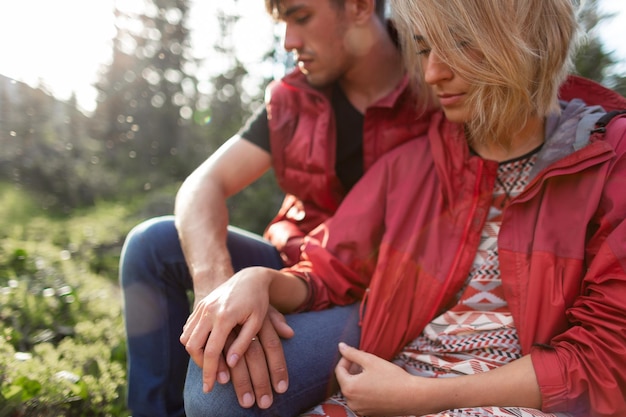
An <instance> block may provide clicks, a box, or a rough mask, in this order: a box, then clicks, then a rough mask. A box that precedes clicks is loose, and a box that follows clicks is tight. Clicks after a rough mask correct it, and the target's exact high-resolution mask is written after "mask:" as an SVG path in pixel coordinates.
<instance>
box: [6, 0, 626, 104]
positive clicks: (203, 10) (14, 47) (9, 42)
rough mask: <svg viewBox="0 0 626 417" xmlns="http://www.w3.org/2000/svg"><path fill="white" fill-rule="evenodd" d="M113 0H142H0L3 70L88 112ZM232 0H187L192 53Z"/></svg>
mask: <svg viewBox="0 0 626 417" xmlns="http://www.w3.org/2000/svg"><path fill="white" fill-rule="evenodd" d="M115 3H117V6H118V7H120V8H125V9H127V10H133V9H136V8H137V7H139V5H140V4H141V3H142V0H54V1H51V0H0V10H2V13H1V15H0V39H2V41H1V42H0V57H2V58H0V74H2V75H4V76H7V77H10V78H14V79H16V80H18V81H22V82H25V83H27V84H29V85H31V86H39V85H44V86H45V87H46V89H47V90H48V91H50V92H51V93H52V94H54V95H55V96H57V97H59V98H60V99H67V98H69V97H70V96H71V94H72V93H75V94H76V98H77V100H78V104H79V106H80V107H81V109H82V110H83V111H85V112H86V113H89V112H90V111H92V110H93V109H94V108H95V97H96V91H95V89H94V88H93V86H92V84H93V83H94V82H95V81H96V80H97V74H98V71H99V69H100V68H101V67H102V65H103V64H106V63H107V62H109V60H110V58H111V39H112V38H113V36H114V35H115V28H114V21H113V13H112V10H113V8H114V5H115ZM229 4H231V2H226V1H223V0H192V5H191V12H190V16H189V21H188V23H189V26H190V29H191V30H192V38H191V39H192V47H193V51H194V55H195V56H196V57H197V58H199V59H203V58H206V57H207V56H208V54H209V53H210V51H211V48H212V45H213V43H214V42H215V40H216V38H217V32H216V24H215V23H216V21H215V20H214V17H213V16H214V15H215V12H216V9H217V7H222V8H224V7H227V6H226V5H229ZM236 4H237V6H232V4H231V6H230V7H231V8H232V7H236V8H237V10H236V11H237V12H238V13H240V14H241V15H242V16H243V17H242V19H241V20H240V21H239V24H238V26H237V27H236V28H235V33H234V39H235V44H236V46H237V48H238V49H237V50H238V57H239V59H240V60H242V61H243V62H244V63H254V62H260V61H261V56H262V54H263V53H264V52H265V51H267V50H268V49H269V47H270V45H271V42H272V36H273V33H274V32H275V31H276V30H277V29H276V27H275V26H274V25H273V24H272V22H271V20H270V18H269V16H267V14H266V13H265V10H264V8H263V2H262V1H260V0H238V1H237V2H236ZM600 6H601V8H602V10H603V11H607V12H616V13H617V17H615V18H614V19H612V20H611V21H605V22H604V23H603V25H602V27H601V28H600V36H601V38H602V40H603V42H604V44H605V47H606V48H607V50H609V51H610V50H615V51H616V55H615V58H617V59H619V60H620V61H622V62H623V63H624V64H623V65H622V67H621V68H623V69H624V71H626V44H625V43H624V42H623V39H624V35H626V29H625V28H626V1H624V0H600ZM225 11H226V12H230V11H233V12H234V11H235V10H225ZM621 68H620V70H621ZM213 70H214V71H215V68H213ZM210 71H211V68H210V67H207V68H205V69H204V72H201V73H200V74H198V75H199V77H200V78H202V77H209V73H210Z"/></svg>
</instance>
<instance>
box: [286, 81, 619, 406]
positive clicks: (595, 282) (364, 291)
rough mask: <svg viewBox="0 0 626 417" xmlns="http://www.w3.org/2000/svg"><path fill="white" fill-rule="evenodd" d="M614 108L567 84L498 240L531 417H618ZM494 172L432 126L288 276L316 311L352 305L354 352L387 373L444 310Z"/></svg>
mask: <svg viewBox="0 0 626 417" xmlns="http://www.w3.org/2000/svg"><path fill="white" fill-rule="evenodd" d="M581 88H582V90H581ZM581 95H584V98H585V100H586V102H587V103H588V104H603V105H604V109H605V110H607V111H609V110H613V109H615V108H623V109H626V99H624V98H623V97H621V96H619V95H617V94H616V93H613V92H611V91H609V90H607V89H605V88H604V87H601V86H600V85H598V84H595V83H593V82H590V81H587V80H584V79H580V78H576V77H573V78H571V79H570V80H569V81H568V83H566V84H565V85H564V87H563V89H562V90H561V98H562V99H563V100H565V101H564V102H562V113H561V115H559V116H553V117H550V118H548V121H547V123H546V125H547V126H546V129H547V131H546V142H545V144H544V146H543V148H542V149H541V151H540V152H539V154H538V160H537V163H536V165H535V167H534V172H532V173H531V180H530V182H529V184H528V186H527V187H526V189H525V190H524V191H523V192H522V193H521V194H520V195H518V196H517V197H515V198H514V199H512V200H511V202H510V205H509V207H508V208H507V210H506V211H505V213H504V215H503V220H502V224H501V228H500V234H499V237H498V249H499V263H500V270H501V278H502V285H503V288H504V293H505V298H506V301H507V302H508V306H509V309H510V311H511V314H512V315H513V319H514V321H515V325H516V327H517V331H518V335H519V338H520V344H521V347H522V351H523V353H524V354H529V353H530V355H531V358H532V362H533V366H534V368H535V372H536V375H537V379H538V382H539V386H540V390H541V394H542V401H543V404H542V409H543V410H544V411H547V412H557V411H569V412H572V413H575V414H576V415H580V416H626V373H625V372H624V370H626V117H617V118H614V119H613V120H612V121H611V122H610V124H609V125H608V126H607V128H606V133H605V134H603V133H602V131H599V132H597V133H591V130H592V129H593V128H594V124H595V123H596V121H597V120H598V119H599V118H600V117H601V116H602V115H603V114H604V113H605V112H604V110H603V109H602V108H600V107H598V106H595V107H594V106H591V107H590V106H588V105H587V104H585V103H584V102H582V101H581V100H575V99H574V98H575V97H579V96H581ZM497 167H498V164H497V163H496V162H493V161H486V160H483V159H482V158H480V157H478V156H475V155H472V154H471V153H470V151H469V148H468V146H467V141H466V138H465V135H464V130H463V127H462V126H461V125H458V124H453V123H450V122H448V121H446V119H445V117H443V115H442V114H438V115H436V116H435V117H433V120H432V124H431V128H430V129H429V134H428V139H427V140H416V141H410V142H409V143H407V144H405V145H402V146H401V147H398V148H397V149H395V150H393V151H391V152H389V153H388V154H387V155H386V156H385V157H383V158H381V160H380V161H379V162H378V163H377V164H375V165H374V166H373V167H372V168H371V169H370V171H369V172H368V173H367V174H366V175H365V176H364V177H363V179H362V180H361V181H360V182H359V183H358V184H357V185H356V186H355V187H354V188H353V190H352V191H351V193H350V194H349V195H348V197H347V198H346V199H345V200H344V203H343V204H342V205H341V206H340V208H339V209H338V211H337V213H336V215H335V216H334V217H332V218H331V219H329V220H328V221H327V222H326V223H324V224H323V225H322V226H320V227H318V228H317V229H316V230H315V231H313V232H312V233H311V234H310V236H309V237H307V239H306V242H307V243H306V245H305V248H304V251H303V254H302V260H301V262H300V263H298V264H297V265H295V266H294V267H293V268H289V269H287V271H290V272H292V273H295V274H296V275H298V276H300V277H302V278H303V279H305V280H306V281H307V282H308V283H309V286H310V291H309V294H310V299H309V300H308V302H307V305H305V306H303V308H312V309H321V308H326V307H328V306H330V305H334V304H338V305H341V304H348V303H353V302H355V301H358V300H362V305H363V306H364V313H363V316H362V337H361V346H360V347H361V348H362V349H364V350H366V351H369V352H372V353H374V354H377V355H379V356H381V357H383V358H386V359H391V358H392V357H393V356H394V355H395V354H396V353H398V352H399V351H400V350H401V349H402V348H403V347H404V346H405V345H406V344H407V343H408V342H409V341H411V340H413V339H414V338H415V337H417V336H418V335H419V334H420V333H421V332H422V330H423V329H424V327H425V326H426V325H427V324H428V323H429V322H430V321H431V320H432V319H433V318H434V317H436V316H437V315H438V314H440V313H441V312H443V311H445V310H446V309H448V308H449V307H451V306H452V305H453V304H454V303H455V302H456V297H455V296H456V294H457V293H458V292H459V291H460V289H461V288H462V286H463V284H464V283H465V281H466V279H467V276H468V273H469V270H470V268H471V265H472V262H473V260H474V256H475V254H476V250H477V247H478V244H479V240H480V234H481V230H482V229H483V225H484V223H485V219H486V217H487V213H488V211H489V208H490V205H491V198H492V190H493V186H494V181H495V177H496V172H497Z"/></svg>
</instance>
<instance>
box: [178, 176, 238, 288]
mask: <svg viewBox="0 0 626 417" xmlns="http://www.w3.org/2000/svg"><path fill="white" fill-rule="evenodd" d="M175 216H176V228H177V229H178V236H179V239H180V243H181V247H182V250H183V253H184V255H185V259H186V261H187V266H188V267H189V272H190V274H191V277H192V280H193V284H194V293H195V294H196V297H203V296H206V295H208V294H209V293H210V292H211V291H212V290H213V289H215V288H216V287H217V286H218V285H220V284H221V283H223V282H224V281H226V280H227V279H228V278H229V277H230V276H232V274H233V269H232V264H231V259H230V255H229V253H228V249H227V247H226V234H227V225H228V209H227V207H226V198H225V197H224V196H223V195H222V194H221V193H220V192H219V191H218V190H216V189H215V187H211V186H208V185H204V186H202V187H200V186H199V184H198V182H197V181H194V180H193V179H191V178H190V179H188V180H187V181H185V183H183V185H182V186H181V189H180V190H179V192H178V194H177V196H176V206H175Z"/></svg>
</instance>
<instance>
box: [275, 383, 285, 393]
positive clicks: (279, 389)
mask: <svg viewBox="0 0 626 417" xmlns="http://www.w3.org/2000/svg"><path fill="white" fill-rule="evenodd" d="M285 391H287V381H279V382H278V386H277V387H276V392H278V393H280V394H282V393H283V392H285Z"/></svg>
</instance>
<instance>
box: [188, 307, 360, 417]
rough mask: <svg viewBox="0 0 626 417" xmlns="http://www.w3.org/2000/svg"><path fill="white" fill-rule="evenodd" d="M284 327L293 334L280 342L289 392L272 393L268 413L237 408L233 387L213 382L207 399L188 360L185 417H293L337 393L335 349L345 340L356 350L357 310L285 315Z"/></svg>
mask: <svg viewBox="0 0 626 417" xmlns="http://www.w3.org/2000/svg"><path fill="white" fill-rule="evenodd" d="M286 318H287V322H288V323H289V325H290V326H291V327H292V328H293V329H294V331H295V335H294V336H293V337H292V338H291V339H287V340H283V351H284V352H285V359H286V360H287V370H288V372H289V389H288V390H287V392H285V393H284V394H276V393H275V394H274V402H273V404H272V406H271V407H270V408H269V409H267V410H261V409H260V408H258V407H257V406H256V405H255V406H253V407H252V408H249V409H245V408H241V406H240V405H239V403H238V402H237V397H236V395H235V391H234V389H233V387H232V384H231V383H230V382H229V383H228V384H225V385H220V384H218V383H216V384H215V385H214V387H213V390H212V391H211V392H209V393H208V394H204V393H203V392H202V370H201V369H200V368H199V367H198V366H196V364H195V363H194V362H193V361H189V372H188V373H187V382H186V383H185V411H186V412H187V416H188V417H247V416H267V417H269V416H276V417H294V416H297V415H299V414H300V413H302V412H304V411H306V410H308V409H309V408H311V407H313V406H315V405H317V404H319V403H321V402H322V401H324V399H326V398H327V397H329V396H330V395H332V394H334V393H335V391H337V386H336V383H335V378H334V369H335V365H336V364H337V362H338V361H339V352H338V350H337V344H338V343H339V342H340V341H344V342H346V343H348V344H349V345H352V346H358V344H359V338H360V334H361V332H360V327H359V325H358V323H359V305H358V303H357V304H352V305H350V306H347V307H334V308H332V309H329V310H323V311H312V312H308V313H300V314H290V315H287V316H286Z"/></svg>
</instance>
